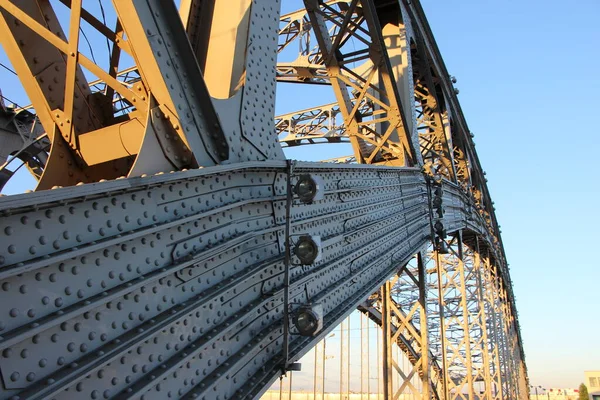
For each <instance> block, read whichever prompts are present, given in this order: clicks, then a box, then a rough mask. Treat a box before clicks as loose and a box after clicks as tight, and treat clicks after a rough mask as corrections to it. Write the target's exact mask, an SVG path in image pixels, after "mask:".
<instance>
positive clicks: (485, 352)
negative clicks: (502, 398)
mask: <svg viewBox="0 0 600 400" xmlns="http://www.w3.org/2000/svg"><path fill="white" fill-rule="evenodd" d="M475 245H476V248H475V249H471V251H472V252H473V273H474V275H475V280H476V284H477V286H476V293H477V304H478V314H477V317H476V323H477V324H478V325H479V326H478V327H479V329H480V331H481V339H480V341H479V343H480V344H481V345H480V350H481V352H482V357H483V376H482V378H483V379H484V383H485V390H484V398H485V399H489V400H491V399H492V385H493V381H492V376H491V364H490V350H491V344H490V342H489V340H488V332H487V324H486V321H487V318H486V317H487V316H486V312H485V297H484V286H483V280H482V262H481V255H480V253H479V242H478V240H477V239H475Z"/></svg>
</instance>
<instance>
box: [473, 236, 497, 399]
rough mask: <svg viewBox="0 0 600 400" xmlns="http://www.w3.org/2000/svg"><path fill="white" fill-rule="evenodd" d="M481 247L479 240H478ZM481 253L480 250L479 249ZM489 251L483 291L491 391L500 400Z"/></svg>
mask: <svg viewBox="0 0 600 400" xmlns="http://www.w3.org/2000/svg"><path fill="white" fill-rule="evenodd" d="M478 249H479V242H478ZM478 253H479V250H478ZM489 257H490V256H489V252H486V253H485V255H484V256H483V257H482V256H481V254H480V258H483V260H482V261H481V263H482V267H481V281H482V286H483V289H482V292H483V296H484V300H485V307H486V310H487V312H486V318H485V320H487V321H489V323H486V324H485V325H486V327H488V341H489V348H490V356H491V361H490V382H493V384H494V387H493V390H492V392H491V395H492V399H494V400H500V399H501V398H502V373H501V371H500V368H501V366H500V354H499V346H500V343H499V338H498V315H497V313H496V307H495V299H494V282H493V281H492V279H493V271H492V267H491V264H490V258H489Z"/></svg>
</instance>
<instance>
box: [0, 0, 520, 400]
mask: <svg viewBox="0 0 600 400" xmlns="http://www.w3.org/2000/svg"><path fill="white" fill-rule="evenodd" d="M285 3H286V2H285V1H284V5H285ZM297 3H298V6H299V7H301V9H299V10H298V11H295V12H292V13H287V14H284V15H280V8H281V2H280V1H279V0H231V1H229V0H228V1H225V0H223V1H216V0H213V1H210V0H209V1H201V0H182V2H181V4H180V5H179V7H177V6H176V5H175V4H174V3H173V2H170V1H161V0H118V1H117V0H114V1H113V2H112V3H109V2H104V1H102V2H100V7H101V13H98V12H95V11H94V10H92V8H89V7H91V6H89V5H88V4H86V5H85V6H84V5H82V0H56V1H55V0H52V1H51V0H20V1H10V0H0V33H1V41H2V45H3V48H4V51H5V52H6V55H7V57H8V59H9V60H10V64H11V65H12V68H14V70H15V71H16V73H17V74H18V78H19V79H20V82H21V84H22V86H23V88H24V90H25V92H26V94H27V96H28V98H29V99H30V101H31V106H27V107H18V106H16V105H12V106H11V105H6V104H3V107H2V123H3V124H2V126H3V129H2V131H0V135H1V136H0V140H1V141H2V142H1V143H2V152H1V153H0V155H1V156H2V157H3V159H2V160H0V161H6V162H5V164H4V165H3V166H2V168H1V169H0V172H1V173H0V177H1V178H2V180H1V181H0V183H1V184H2V185H4V184H5V183H6V182H8V181H9V180H10V179H11V178H14V177H16V176H17V175H16V174H15V171H16V168H15V165H16V164H18V163H21V164H22V165H23V166H25V167H26V169H28V170H29V171H30V172H31V174H32V175H33V176H34V178H35V179H36V181H37V186H36V190H35V192H33V193H25V194H19V195H11V196H6V197H3V198H1V199H0V215H1V219H0V225H1V229H0V280H1V282H0V351H1V355H2V357H1V358H0V374H1V378H2V385H1V387H0V398H1V399H69V398H90V399H100V398H136V399H165V398H186V399H188V398H189V399H192V398H200V399H230V398H256V397H259V396H261V395H262V394H263V393H264V392H265V391H266V390H267V388H268V387H269V385H270V384H271V383H273V382H274V381H275V380H276V379H277V378H278V377H279V376H281V375H282V374H283V373H285V372H286V371H288V370H292V369H294V368H296V364H295V362H296V361H297V360H298V359H300V358H301V357H302V356H303V355H305V354H306V353H307V352H308V351H309V350H310V349H311V348H313V347H314V346H315V345H317V343H319V342H320V341H321V340H322V339H323V338H324V337H326V335H327V334H328V333H329V332H330V331H331V330H332V329H333V328H334V327H336V326H337V325H338V324H339V323H340V322H341V321H343V320H344V319H345V318H346V317H347V316H348V315H349V314H350V313H351V312H352V311H354V310H356V309H357V308H358V309H359V310H360V311H361V312H362V313H364V314H365V315H367V316H368V317H369V318H370V320H371V321H375V322H376V323H377V324H378V325H379V326H381V328H382V332H383V336H382V365H383V375H382V379H383V387H384V393H385V396H386V398H397V397H398V396H399V395H400V394H401V393H411V394H412V395H413V396H415V398H423V399H448V400H450V399H465V400H466V399H475V398H482V399H525V398H528V382H527V371H526V367H525V364H524V353H523V347H522V343H521V339H520V333H519V323H518V318H517V312H516V307H515V299H514V295H513V292H512V284H511V280H510V276H509V270H508V265H507V263H506V258H505V254H504V250H503V246H502V241H501V237H500V231H499V227H498V224H497V221H496V217H495V214H494V208H493V202H492V201H491V198H490V195H489V191H488V189H487V184H486V179H485V177H484V175H485V174H484V172H483V170H482V168H481V165H480V162H479V159H478V157H477V153H476V151H475V144H474V142H473V138H472V135H471V134H470V131H469V129H468V126H467V124H466V121H465V118H464V116H463V113H462V111H461V108H460V104H459V102H458V99H457V97H456V92H455V89H454V87H453V84H452V78H451V77H450V76H449V74H448V72H447V70H446V68H445V66H444V63H443V61H442V58H441V56H440V53H439V50H438V49H437V47H436V44H435V41H434V39H433V36H432V34H431V31H430V29H429V26H428V24H427V20H426V18H425V16H424V14H423V10H422V9H421V6H420V4H419V2H418V1H415V0H412V1H406V0H332V1H327V2H323V1H320V0H304V1H303V2H297ZM86 7H87V8H86ZM105 8H106V12H105ZM86 33H87V34H86ZM88 36H89V37H91V38H92V42H93V43H92V44H90V40H89V39H88ZM93 37H97V38H99V39H98V40H97V41H94V40H93ZM86 42H87V44H86ZM97 43H100V44H102V46H104V44H105V45H106V47H107V52H106V53H107V54H106V55H107V57H106V59H105V60H97V59H96V58H95V57H94V53H93V48H94V47H95V45H96V44H97ZM88 45H89V46H88ZM298 85H302V87H304V88H308V89H303V90H316V88H319V90H322V89H330V90H331V91H332V93H333V98H334V99H335V101H334V102H332V101H331V99H330V101H327V102H326V104H325V105H318V104H315V105H313V106H311V107H308V108H306V107H303V109H302V110H300V111H293V112H288V113H286V114H283V115H280V116H277V117H276V116H275V98H276V96H275V94H276V90H277V92H278V95H279V96H285V92H282V91H281V90H283V89H281V88H282V87H284V86H285V87H286V88H290V87H292V88H298V87H300V86H298ZM289 90H292V89H289ZM315 93H316V92H315ZM319 100H320V99H319V96H314V101H319ZM320 143H323V144H328V145H331V146H332V147H333V146H337V145H340V144H342V145H344V143H347V144H348V145H347V148H348V149H349V152H351V153H352V154H350V155H343V156H341V157H340V155H339V154H338V155H335V154H331V157H328V158H330V159H329V160H328V161H329V162H299V161H291V160H287V159H286V158H285V156H284V153H283V150H282V148H286V147H289V148H291V147H295V146H301V145H306V144H320ZM332 157H333V158H332ZM307 246H308V247H309V248H310V251H308V255H309V257H308V258H309V260H307V259H306V254H305V253H303V252H302V251H303V250H302V249H305V248H307ZM316 305H318V307H320V309H321V310H322V324H323V327H322V329H321V330H319V331H318V332H317V333H316V334H315V335H311V336H303V335H300V334H299V333H300V332H299V329H298V325H297V323H296V321H294V318H295V316H297V315H298V314H297V313H298V312H299V310H301V309H303V307H307V306H308V307H313V306H316ZM392 344H393V346H397V347H398V348H399V349H401V351H402V352H403V353H404V354H405V356H406V357H407V358H408V359H409V360H410V365H411V367H410V368H409V370H405V369H403V368H400V367H399V365H398V363H397V362H395V360H394V356H393V354H392V350H391V349H392V348H393V346H392ZM398 377H399V378H398ZM415 379H418V380H419V381H420V382H421V384H419V385H415V384H414V381H415ZM394 380H395V381H396V382H401V383H400V384H399V385H393V384H392V381H394ZM476 382H483V388H484V389H483V390H482V391H481V392H482V393H479V392H480V391H479V390H475V387H476ZM478 387H481V385H479V386H478Z"/></svg>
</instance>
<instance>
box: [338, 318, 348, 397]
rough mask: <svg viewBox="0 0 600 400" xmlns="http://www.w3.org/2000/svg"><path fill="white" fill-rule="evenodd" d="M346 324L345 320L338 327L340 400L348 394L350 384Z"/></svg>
mask: <svg viewBox="0 0 600 400" xmlns="http://www.w3.org/2000/svg"><path fill="white" fill-rule="evenodd" d="M348 323H349V319H348V318H346V319H344V320H343V321H342V324H341V325H340V399H343V396H344V395H345V394H346V393H348V387H349V386H348V385H349V384H350V382H349V381H348V361H349V360H348V356H349V354H348V344H349V339H350V338H349V337H348V336H349V335H348V333H349V332H348Z"/></svg>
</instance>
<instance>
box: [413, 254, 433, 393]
mask: <svg viewBox="0 0 600 400" xmlns="http://www.w3.org/2000/svg"><path fill="white" fill-rule="evenodd" d="M424 258H425V257H424V255H423V252H419V253H418V254H417V268H418V275H419V305H420V310H419V313H420V324H419V328H420V331H421V371H422V373H421V380H422V382H423V391H422V394H421V398H422V399H430V398H431V396H432V387H431V360H430V359H429V320H428V315H427V270H426V269H427V266H426V265H425V262H424Z"/></svg>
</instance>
